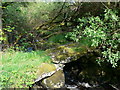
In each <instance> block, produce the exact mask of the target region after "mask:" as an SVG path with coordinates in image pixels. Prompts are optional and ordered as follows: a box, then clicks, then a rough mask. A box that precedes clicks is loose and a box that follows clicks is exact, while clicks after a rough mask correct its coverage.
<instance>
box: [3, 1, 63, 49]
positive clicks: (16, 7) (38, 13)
mask: <svg viewBox="0 0 120 90" xmlns="http://www.w3.org/2000/svg"><path fill="white" fill-rule="evenodd" d="M61 5H62V3H44V2H41V3H38V2H36V3H19V2H15V3H11V4H8V5H7V6H6V7H5V8H4V9H3V11H4V13H3V27H4V28H6V26H7V25H8V26H11V27H14V28H15V29H14V30H12V32H11V33H9V32H6V31H5V30H3V31H4V32H6V33H5V34H6V37H7V38H8V43H9V44H13V45H14V46H15V45H16V44H19V45H20V46H24V47H29V46H32V43H36V39H38V40H39V36H46V35H45V34H46V33H47V32H49V31H47V32H46V31H45V30H44V29H39V26H41V25H42V24H43V25H44V24H47V23H48V22H51V21H52V19H54V18H55V17H56V16H57V14H58V11H59V9H61ZM61 16H62V15H61ZM55 19H56V18H55ZM57 20H59V19H58V18H57ZM45 29H47V26H45ZM44 31H45V32H44ZM44 33H45V34H44ZM41 34H44V35H41ZM28 42H29V43H28ZM30 44H31V45H30Z"/></svg>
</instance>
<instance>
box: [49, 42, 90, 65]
mask: <svg viewBox="0 0 120 90" xmlns="http://www.w3.org/2000/svg"><path fill="white" fill-rule="evenodd" d="M91 49H92V48H91V47H88V46H87V45H82V44H79V43H71V44H67V45H61V46H58V47H56V48H52V49H49V50H47V52H48V54H50V55H51V56H54V57H53V58H52V59H53V62H55V63H60V62H61V63H68V62H70V61H74V60H77V59H78V58H80V57H81V56H83V55H84V54H86V53H87V52H88V51H89V50H91Z"/></svg>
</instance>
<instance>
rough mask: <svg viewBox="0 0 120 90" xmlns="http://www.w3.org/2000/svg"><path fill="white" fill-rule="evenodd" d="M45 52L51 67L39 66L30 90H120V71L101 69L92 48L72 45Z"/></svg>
mask: <svg viewBox="0 0 120 90" xmlns="http://www.w3.org/2000/svg"><path fill="white" fill-rule="evenodd" d="M46 51H47V52H48V53H49V55H51V58H52V60H51V61H52V64H49V63H43V64H41V65H40V67H39V69H38V71H37V78H36V80H35V83H34V84H33V86H32V87H30V89H31V90H37V89H38V88H41V89H64V90H120V80H119V78H120V68H119V67H118V68H112V67H111V65H109V64H105V65H104V64H103V65H102V67H101V66H100V65H98V64H97V63H96V57H98V55H99V52H97V51H95V49H94V48H93V47H89V46H81V45H79V44H73V43H72V44H68V45H64V46H59V47H57V48H52V49H49V50H46Z"/></svg>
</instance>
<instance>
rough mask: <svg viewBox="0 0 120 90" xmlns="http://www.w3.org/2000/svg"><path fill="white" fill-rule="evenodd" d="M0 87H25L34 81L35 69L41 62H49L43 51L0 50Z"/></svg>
mask: <svg viewBox="0 0 120 90" xmlns="http://www.w3.org/2000/svg"><path fill="white" fill-rule="evenodd" d="M0 56H1V58H0V59H1V60H0V66H1V68H0V73H1V74H0V82H1V83H0V87H2V88H8V87H9V88H27V87H28V86H30V85H32V84H33V83H34V79H35V76H36V69H37V68H38V66H39V65H40V64H41V63H42V62H50V57H49V56H47V55H46V53H45V52H44V51H32V52H20V51H17V52H14V51H12V52H0Z"/></svg>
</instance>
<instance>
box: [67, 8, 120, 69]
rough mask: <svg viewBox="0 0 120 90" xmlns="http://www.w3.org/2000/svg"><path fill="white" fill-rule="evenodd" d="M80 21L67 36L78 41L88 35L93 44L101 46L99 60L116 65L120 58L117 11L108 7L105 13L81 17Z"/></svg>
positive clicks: (119, 20)
mask: <svg viewBox="0 0 120 90" xmlns="http://www.w3.org/2000/svg"><path fill="white" fill-rule="evenodd" d="M78 22H79V23H80V24H79V25H78V26H77V28H75V29H74V30H73V32H69V33H68V34H67V35H66V37H67V38H70V39H71V40H73V41H76V42H79V41H80V40H81V38H84V37H88V38H89V40H90V41H91V42H92V44H91V46H94V47H97V48H99V49H100V50H101V52H102V53H101V54H102V55H101V56H100V57H98V59H97V62H98V63H99V64H100V63H101V62H109V63H110V64H112V67H116V66H117V62H118V61H119V60H120V52H119V45H120V33H119V32H120V30H119V28H120V27H119V26H120V19H119V17H118V15H117V11H115V10H112V9H107V10H105V13H104V15H101V16H96V17H93V16H91V17H89V16H88V17H83V18H79V19H78Z"/></svg>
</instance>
